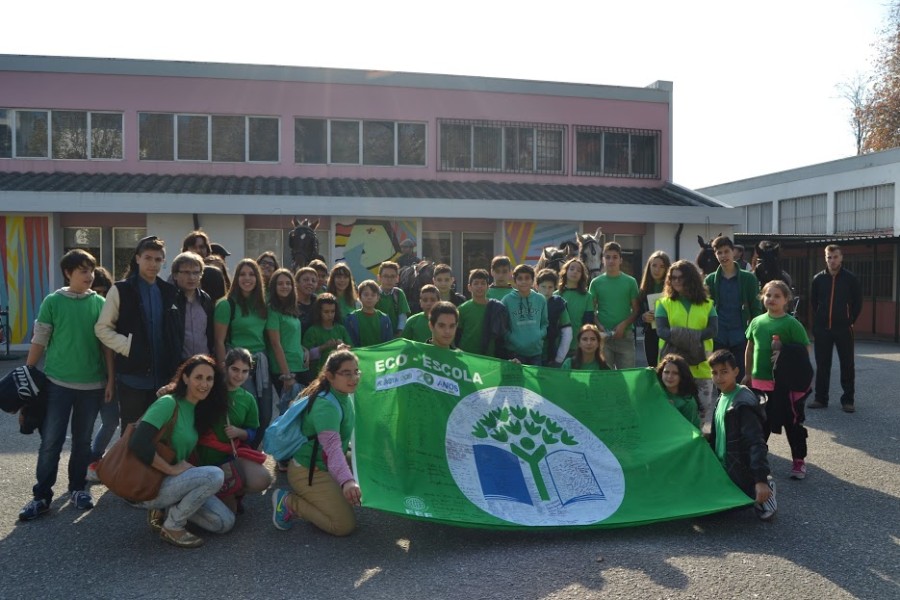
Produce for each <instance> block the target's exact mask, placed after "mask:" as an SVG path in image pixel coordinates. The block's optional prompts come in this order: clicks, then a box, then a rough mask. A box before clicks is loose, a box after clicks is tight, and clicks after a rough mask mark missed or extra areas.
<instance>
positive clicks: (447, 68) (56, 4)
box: [0, 0, 888, 188]
mask: <svg viewBox="0 0 900 600" xmlns="http://www.w3.org/2000/svg"><path fill="white" fill-rule="evenodd" d="M887 1H888V0H814V1H811V0H778V1H770V0H757V1H756V2H752V3H751V2H734V1H731V0H679V1H673V0H620V2H610V1H609V0H580V1H572V0H554V1H553V2H532V1H531V0H520V1H516V2H508V1H506V0H480V1H472V0H456V1H454V2H441V1H437V0H431V1H430V2H429V1H426V0H419V1H417V2H408V1H391V0H382V1H380V2H372V1H367V2H360V1H357V0H353V1H340V0H329V1H327V2H319V3H309V2H303V1H294V2H289V1H288V0H282V1H271V0H255V1H254V2H248V3H240V4H239V3H234V2H229V1H227V0H226V1H220V2H217V3H213V2H201V1H198V0H194V1H193V2H191V1H183V0H182V1H180V2H174V1H171V0H157V1H156V2H154V3H147V4H145V5H144V4H142V5H137V4H132V3H122V2H119V1H117V2H111V1H105V0H104V1H100V0H84V1H82V2H77V3H73V2H71V1H67V2H61V1H59V0H47V1H45V2H41V3H40V4H39V5H33V4H31V3H25V2H15V3H10V4H9V5H7V6H5V7H4V9H3V20H4V22H5V25H4V27H3V29H2V30H3V34H2V35H0V54H33V55H49V56H96V57H111V58H148V59H162V60H188V61H209V62H234V63H251V64H275V65H297V66H311V67H332V68H353V69H366V70H378V71H408V72H425V73H445V74H454V75H480V76H487V77H503V78H513V79H532V80H542V81H566V82H577V83H592V84H603V85H620V86H635V87H644V86H647V85H649V84H651V83H653V82H654V81H657V80H666V81H672V82H674V100H673V110H674V131H673V143H674V150H673V181H675V183H678V184H680V185H684V186H687V187H690V188H699V187H704V186H708V185H714V184H719V183H726V182H730V181H735V180H739V179H745V178H748V177H754V176H757V175H764V174H767V173H772V172H776V171H783V170H786V169H792V168H795V167H800V166H805V165H810V164H815V163H819V162H824V161H829V160H835V159H839V158H845V157H848V156H852V155H853V154H855V152H856V147H855V142H854V138H853V135H852V132H851V129H850V126H849V115H850V107H849V103H848V102H847V101H846V100H844V99H842V98H841V97H840V93H839V91H838V90H837V87H836V86H837V85H838V84H840V83H842V82H846V81H848V80H850V79H851V78H853V77H854V76H856V75H857V74H859V73H862V74H868V73H871V72H872V70H873V60H874V58H875V55H876V51H875V46H874V44H875V42H876V41H877V39H878V35H879V32H880V31H881V29H882V27H883V26H884V22H885V19H886V16H887V13H888V6H887ZM37 7H39V9H38V8H37ZM2 97H3V90H0V104H2Z"/></svg>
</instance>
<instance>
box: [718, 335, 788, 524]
mask: <svg viewBox="0 0 900 600" xmlns="http://www.w3.org/2000/svg"><path fill="white" fill-rule="evenodd" d="M708 362H709V365H710V367H711V368H712V379H713V383H714V384H715V385H716V387H717V388H719V390H720V392H721V393H720V394H719V400H718V402H717V403H716V407H715V409H714V410H713V422H712V429H711V431H710V437H709V444H710V446H712V449H713V452H715V454H716V457H718V459H719V462H721V463H722V466H723V467H724V468H725V472H726V473H728V476H729V477H730V478H731V480H732V481H733V482H734V483H735V485H737V486H738V487H739V488H741V490H743V492H744V493H745V494H747V495H748V496H750V497H751V498H753V499H754V501H755V502H756V504H755V505H754V508H755V509H756V514H757V516H758V517H759V518H760V519H762V520H763V521H769V520H771V519H772V518H773V517H774V516H775V511H776V510H777V508H778V507H777V504H776V502H775V482H774V481H772V480H771V478H770V477H769V460H768V451H769V449H768V446H766V438H765V432H764V430H763V416H762V414H761V413H762V408H761V407H760V406H759V399H757V397H756V394H754V393H753V392H752V391H750V389H749V388H746V387H744V386H743V385H740V384H739V383H738V382H737V376H738V373H739V372H740V369H739V368H738V363H737V360H736V359H735V357H734V354H732V353H731V352H730V351H728V350H716V351H715V352H713V353H712V354H711V355H710V357H709V359H708Z"/></svg>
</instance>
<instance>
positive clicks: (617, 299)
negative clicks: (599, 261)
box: [588, 242, 640, 369]
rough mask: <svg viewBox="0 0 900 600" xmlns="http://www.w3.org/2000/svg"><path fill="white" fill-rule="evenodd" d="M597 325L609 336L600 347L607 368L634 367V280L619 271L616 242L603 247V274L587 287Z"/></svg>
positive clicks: (636, 310)
mask: <svg viewBox="0 0 900 600" xmlns="http://www.w3.org/2000/svg"><path fill="white" fill-rule="evenodd" d="M588 293H589V294H590V295H591V301H592V302H593V304H594V309H595V310H596V311H597V323H598V325H599V326H600V330H601V331H606V332H608V333H609V337H607V338H606V343H605V345H604V347H603V358H604V359H605V360H606V364H608V365H609V366H610V368H616V369H630V368H633V367H634V337H633V336H632V330H633V323H634V320H635V319H636V318H637V316H638V315H639V314H640V305H639V296H640V293H639V291H638V284H637V281H636V280H635V279H634V277H632V276H631V275H629V274H627V273H625V272H623V271H622V247H621V246H620V245H619V244H618V242H607V243H606V244H604V246H603V273H601V274H600V275H598V276H597V277H595V278H594V280H593V281H591V285H590V287H589V288H588Z"/></svg>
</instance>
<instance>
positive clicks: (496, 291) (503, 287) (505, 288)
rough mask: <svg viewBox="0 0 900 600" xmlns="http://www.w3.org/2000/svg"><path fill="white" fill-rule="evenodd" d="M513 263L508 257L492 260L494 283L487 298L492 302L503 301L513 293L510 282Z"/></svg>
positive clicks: (489, 288)
mask: <svg viewBox="0 0 900 600" xmlns="http://www.w3.org/2000/svg"><path fill="white" fill-rule="evenodd" d="M511 271H512V261H511V260H510V259H509V257H508V256H503V255H500V256H495V257H494V258H493V260H491V277H492V278H493V279H494V282H493V283H492V284H491V285H490V286H489V287H488V291H487V296H488V298H491V299H492V300H503V297H504V296H506V295H507V294H509V293H510V292H512V291H513V284H512V281H511V280H510V279H511V277H510V275H511Z"/></svg>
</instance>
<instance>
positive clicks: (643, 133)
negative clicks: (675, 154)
mask: <svg viewBox="0 0 900 600" xmlns="http://www.w3.org/2000/svg"><path fill="white" fill-rule="evenodd" d="M573 129H574V138H575V159H574V161H573V164H572V174H573V175H575V176H578V177H615V178H628V179H660V178H661V177H662V169H661V163H662V131H661V130H659V129H633V128H626V127H608V126H602V125H574V126H573ZM581 134H587V135H592V136H595V135H599V136H600V138H599V139H600V143H599V154H598V158H597V160H596V162H594V161H591V162H592V163H594V164H591V165H589V166H591V167H593V166H597V167H599V169H594V168H586V169H582V168H581V166H580V162H579V160H580V159H579V156H580V155H581V151H580V150H579V136H580V135H581ZM607 135H617V136H618V135H627V136H628V140H627V141H628V144H627V149H626V156H627V159H628V165H627V167H626V169H625V171H624V172H613V171H607V170H606V169H607V155H606V153H607V139H606V137H607ZM635 136H640V137H649V138H653V139H654V140H655V144H654V147H653V151H654V155H653V157H654V167H655V172H654V173H637V172H635V169H634V165H635V162H636V161H635V155H634V153H635V144H634V143H633V139H632V138H633V137H635Z"/></svg>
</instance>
